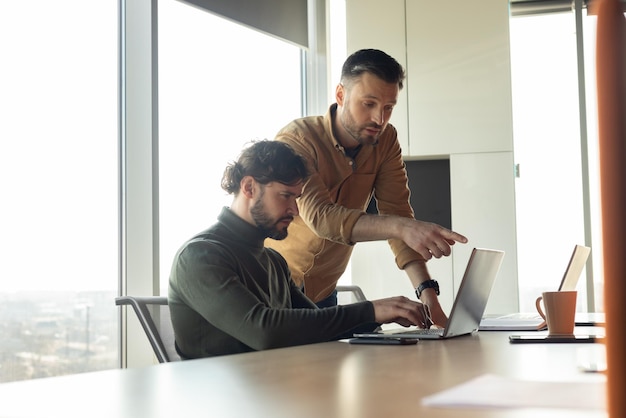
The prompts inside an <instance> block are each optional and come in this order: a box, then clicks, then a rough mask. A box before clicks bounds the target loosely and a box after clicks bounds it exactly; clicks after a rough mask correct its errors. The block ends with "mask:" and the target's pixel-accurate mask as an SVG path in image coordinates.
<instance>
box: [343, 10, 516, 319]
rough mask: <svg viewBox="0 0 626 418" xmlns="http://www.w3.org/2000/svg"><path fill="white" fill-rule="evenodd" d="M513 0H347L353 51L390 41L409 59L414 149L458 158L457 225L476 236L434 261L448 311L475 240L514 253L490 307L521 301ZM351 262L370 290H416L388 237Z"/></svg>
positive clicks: (363, 246) (363, 247)
mask: <svg viewBox="0 0 626 418" xmlns="http://www.w3.org/2000/svg"><path fill="white" fill-rule="evenodd" d="M508 7H509V4H508V0H481V1H480V2H468V1H466V0H438V1H432V0H393V1H386V0H346V27H347V31H346V38H347V51H348V53H350V52H353V51H354V50H357V49H360V48H380V49H383V50H385V51H386V52H388V53H389V54H390V55H392V56H394V58H396V59H397V60H398V61H399V62H400V63H401V64H403V65H405V66H406V70H407V82H406V88H405V91H403V93H402V94H403V96H401V97H400V101H401V105H400V106H399V110H400V112H399V113H396V111H395V110H394V116H393V119H392V122H391V123H393V124H394V125H400V126H401V127H402V129H399V135H401V136H402V137H401V138H400V142H401V144H402V146H403V150H404V153H405V155H406V158H411V159H419V158H432V157H440V158H441V157H443V158H449V159H450V171H451V173H450V174H451V177H450V181H451V206H452V207H451V212H452V228H453V229H454V230H456V231H458V232H460V233H462V234H464V235H466V236H467V237H468V238H469V243H468V244H466V245H457V246H456V247H455V248H454V250H453V254H452V256H451V257H448V258H446V259H440V260H435V261H430V262H429V270H430V272H431V275H432V276H433V277H434V278H436V279H437V280H438V281H439V282H440V285H441V288H442V295H441V296H440V298H441V302H442V306H443V307H444V309H448V310H449V308H450V307H451V306H452V300H453V296H454V294H455V293H456V289H458V286H459V283H460V280H461V278H462V276H463V272H464V269H465V265H466V263H467V260H468V258H469V253H470V251H471V249H472V247H486V248H496V249H502V250H504V251H505V252H506V256H505V259H504V262H503V266H502V270H501V273H500V275H499V277H498V279H497V282H496V285H495V286H494V290H493V292H492V296H491V298H490V302H489V305H488V307H487V312H488V313H498V312H510V311H515V310H517V309H518V304H519V302H518V295H517V254H516V230H515V193H514V187H515V184H514V167H513V165H514V164H513V126H512V116H511V115H512V109H511V82H510V77H511V74H510V56H509V55H510V54H509V31H508V28H509V26H508V24H509V8H508ZM402 30H403V31H404V34H403V38H402V39H399V36H400V32H401V31H402ZM405 101H406V110H405V109H404V107H403V106H405V104H404V103H405ZM405 112H406V113H405ZM405 123H406V128H404V126H405V125H404V124H405ZM407 133H408V135H409V137H408V139H407V138H404V137H403V136H404V135H406V134H407ZM404 144H408V146H405V145H404ZM351 268H352V281H353V283H355V284H358V285H360V286H361V287H363V289H364V291H365V292H366V296H367V297H368V298H370V299H372V298H378V297H385V296H390V295H394V294H405V295H406V296H409V297H413V298H414V297H415V295H414V292H413V289H412V287H411V285H410V282H409V280H408V278H407V277H406V275H405V274H404V273H403V272H401V271H399V270H398V269H397V267H396V266H395V263H394V262H393V255H392V254H391V251H390V250H389V247H388V245H387V243H386V242H378V243H360V244H358V245H357V246H356V248H355V250H354V254H353V257H352V263H351Z"/></svg>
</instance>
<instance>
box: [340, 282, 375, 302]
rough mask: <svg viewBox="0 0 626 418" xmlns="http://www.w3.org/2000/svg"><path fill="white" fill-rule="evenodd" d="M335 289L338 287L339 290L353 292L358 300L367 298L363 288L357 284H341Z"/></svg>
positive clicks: (361, 300)
mask: <svg viewBox="0 0 626 418" xmlns="http://www.w3.org/2000/svg"><path fill="white" fill-rule="evenodd" d="M335 289H337V292H351V293H352V294H353V295H354V298H355V300H356V301H357V302H363V301H364V300H367V299H366V298H365V294H364V293H363V290H361V288H360V287H359V286H357V285H339V286H337V287H335Z"/></svg>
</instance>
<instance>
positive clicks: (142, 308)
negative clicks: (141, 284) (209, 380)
mask: <svg viewBox="0 0 626 418" xmlns="http://www.w3.org/2000/svg"><path fill="white" fill-rule="evenodd" d="M115 304H116V305H118V306H131V307H132V308H133V310H134V311H135V314H136V315H137V318H138V319H139V323H140V324H141V327H142V328H143V330H144V332H145V333H146V336H147V337H148V341H149V342H150V345H151V346H152V350H153V351H154V354H155V355H156V358H157V360H158V361H159V363H168V362H171V361H180V360H181V358H180V356H179V355H178V353H177V352H176V348H175V345H174V327H173V326H172V322H171V319H170V315H169V307H168V302H167V297H165V296H119V297H117V298H115ZM155 306H158V307H159V311H158V312H159V315H165V316H166V318H163V317H159V318H155V315H154V313H153V312H151V307H155ZM155 320H157V322H158V324H159V325H158V326H157V322H155ZM164 337H166V338H165V339H166V340H168V342H169V344H166V343H165V342H164ZM169 340H171V341H169ZM170 346H171V347H170Z"/></svg>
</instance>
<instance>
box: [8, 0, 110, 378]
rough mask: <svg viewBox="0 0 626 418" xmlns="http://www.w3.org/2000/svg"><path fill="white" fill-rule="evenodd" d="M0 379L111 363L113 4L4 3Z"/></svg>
mask: <svg viewBox="0 0 626 418" xmlns="http://www.w3.org/2000/svg"><path fill="white" fill-rule="evenodd" d="M0 57H1V60H2V65H0V118H1V120H2V123H0V194H1V196H2V206H1V207H0V231H2V232H1V233H0V254H1V256H0V260H1V261H0V272H1V273H0V283H2V285H1V286H0V335H2V338H0V382H7V381H14V380H23V379H31V378H38V377H47V376H54V375H62V374H68V373H78V372H85V371H92V370H101V369H107V368H114V367H116V366H117V365H118V361H117V355H118V354H117V322H116V319H117V310H116V307H115V305H114V302H113V298H114V296H115V295H116V291H117V283H118V280H117V277H118V245H117V242H118V226H117V221H118V213H117V210H118V209H117V208H118V203H117V202H118V200H117V199H118V196H117V138H118V133H117V2H116V1H114V0H97V1H96V0H91V1H82V0H57V1H53V2H51V1H47V0H32V1H27V2H24V1H3V2H0Z"/></svg>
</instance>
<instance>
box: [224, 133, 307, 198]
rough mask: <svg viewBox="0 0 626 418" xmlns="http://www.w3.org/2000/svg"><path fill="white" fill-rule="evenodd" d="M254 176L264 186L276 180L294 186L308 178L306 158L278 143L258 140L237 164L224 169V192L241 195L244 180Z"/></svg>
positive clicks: (240, 157) (243, 152) (245, 151)
mask: <svg viewBox="0 0 626 418" xmlns="http://www.w3.org/2000/svg"><path fill="white" fill-rule="evenodd" d="M245 176H251V177H253V178H254V179H255V180H256V181H257V182H258V183H260V184H268V183H270V182H272V181H276V182H278V183H282V184H286V185H289V186H290V185H294V184H296V183H298V182H300V181H304V180H306V179H307V177H308V172H307V168H306V162H305V160H304V158H302V157H301V156H299V155H298V154H296V153H295V152H294V151H293V149H292V148H291V147H290V146H289V145H287V144H285V143H282V142H278V141H268V140H262V141H254V142H252V145H250V146H248V147H247V148H245V149H244V150H243V151H242V152H241V154H240V155H239V158H238V159H237V161H235V162H232V163H230V164H229V165H228V166H227V167H226V169H225V170H224V176H223V177H222V189H224V190H225V191H226V192H228V193H229V194H235V195H236V194H237V193H239V187H240V183H241V179H243V178H244V177H245Z"/></svg>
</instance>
